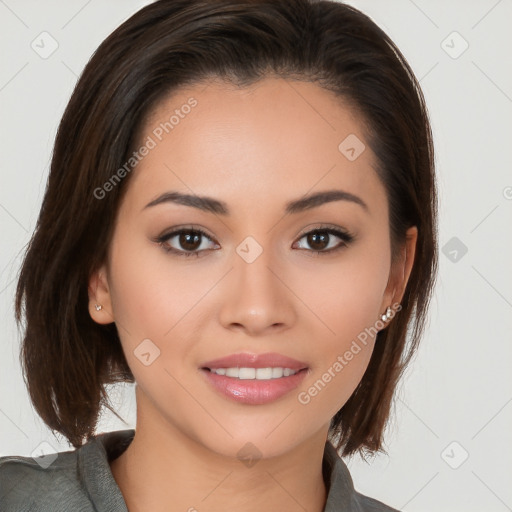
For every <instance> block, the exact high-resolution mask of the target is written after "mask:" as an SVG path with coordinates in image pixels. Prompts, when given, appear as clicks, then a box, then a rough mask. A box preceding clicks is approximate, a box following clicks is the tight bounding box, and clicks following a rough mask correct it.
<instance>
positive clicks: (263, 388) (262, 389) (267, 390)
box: [202, 369, 307, 405]
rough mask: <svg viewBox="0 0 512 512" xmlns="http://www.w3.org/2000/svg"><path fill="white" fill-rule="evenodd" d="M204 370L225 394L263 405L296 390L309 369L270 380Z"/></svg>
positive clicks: (239, 399) (212, 382) (216, 386)
mask: <svg viewBox="0 0 512 512" xmlns="http://www.w3.org/2000/svg"><path fill="white" fill-rule="evenodd" d="M202 372H203V373H204V374H205V376H206V379H207V380H208V382H209V383H210V384H211V385H212V386H213V387H214V388H215V389H216V390H217V391H219V392H220V393H222V394H223V395H224V396H227V397H228V398H230V399H232V400H234V401H236V402H240V403H243V404H249V405H262V404H267V403H270V402H274V401H275V400H278V399H279V398H281V397H283V396H284V395H286V394H288V393H289V392H290V391H292V390H294V389H295V388H296V387H297V386H298V385H299V384H300V383H301V382H302V379H304V377H305V376H306V373H307V369H304V370H300V371H299V372H297V373H296V374H295V375H290V376H289V377H281V378H279V379H268V380H257V379H246V380H244V379H236V378H233V377H226V376H224V375H218V374H216V373H213V372H211V371H210V370H205V369H202Z"/></svg>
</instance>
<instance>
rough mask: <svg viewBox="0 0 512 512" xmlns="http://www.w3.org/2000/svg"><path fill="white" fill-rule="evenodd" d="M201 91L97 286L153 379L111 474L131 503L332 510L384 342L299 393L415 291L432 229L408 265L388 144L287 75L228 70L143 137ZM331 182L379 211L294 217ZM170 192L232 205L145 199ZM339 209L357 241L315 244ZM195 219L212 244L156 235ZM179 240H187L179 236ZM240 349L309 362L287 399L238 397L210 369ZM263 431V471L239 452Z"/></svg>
mask: <svg viewBox="0 0 512 512" xmlns="http://www.w3.org/2000/svg"><path fill="white" fill-rule="evenodd" d="M191 96H193V97H194V98H195V99H196V100H197V101H198V104H197V106H196V107H195V108H194V109H193V110H192V111H191V113H190V114H188V115H187V116H185V117H184V118H183V119H181V120H180V122H179V124H178V125H176V126H175V128H174V129H173V131H172V133H170V134H168V135H166V136H164V138H163V139H162V141H161V142H158V144H157V146H156V147H155V148H154V149H152V150H151V151H150V152H149V154H148V155H147V156H146V157H145V158H144V159H143V160H142V161H141V162H140V163H139V164H138V165H137V166H136V170H134V171H133V175H132V176H131V177H130V183H129V184H128V189H127V191H126V195H125V196H124V198H123V201H122V204H121V206H120V209H119V212H118V216H117V222H116V227H115V230H114V234H113V239H112V241H111V246H110V251H109V255H108V261H106V262H105V264H104V265H103V266H102V267H101V268H100V269H98V271H97V272H95V273H94V274H93V275H92V277H91V279H90V283H89V296H90V306H89V308H90V314H91V316H92V318H93V319H94V320H95V321H96V322H98V323H102V324H106V323H110V322H112V321H115V322H116V325H117V327H118V331H119V334H120V337H121V342H122V345H123V349H124V352H125V355H126V358H127V361H128V364H129V366H130V368H131V369H132V372H133V374H134V376H135V379H136V383H137V385H136V399H137V430H136V435H135V438H134V440H133V441H132V443H131V445H130V446H129V447H128V448H127V450H126V451H125V452H124V453H123V454H122V455H121V456H120V457H118V458H117V459H116V460H115V461H113V462H112V463H111V468H112V472H113V475H114V478H115V479H116V481H117V483H118V485H119V487H120V489H121V491H122V493H123V495H124V497H125V500H126V503H127V506H128V508H129V510H130V512H138V511H143V510H152V511H156V512H158V511H164V510H165V511H166V512H169V511H187V510H189V511H193V510H198V511H201V512H202V511H211V512H216V511H225V510H228V509H229V510H238V511H239V512H252V511H260V510H290V511H295V510H297V511H298V510H300V511H303V510H304V509H306V510H308V511H312V512H313V511H317V512H320V511H321V510H323V507H324V505H325V500H326V488H325V484H324V482H323V478H322V457H323V451H324V446H325V442H326V439H327V434H328V428H329V422H330V420H331V418H332V416H333V415H334V414H335V413H336V411H338V410H339V409H340V408H341V407H342V406H343V404H344V403H345V402H346V401H347V400H348V398H349V397H350V395H351V394H352V392H353V391H354V389H355V388H356V386H357V384H358V382H359V381H360V380H361V378H362V376H363V374H364V371H365V369H366V367H367V364H368V362H369V359H370V356H371V352H372V349H373V346H374V339H372V338H369V340H368V343H367V345H366V346H363V345H361V348H362V349H361V351H360V352H359V353H358V354H357V355H355V356H354V358H353V359H352V360H351V361H350V362H349V363H348V364H347V365H346V366H345V367H344V368H343V370H342V371H341V372H339V373H338V374H337V375H336V377H335V378H333V379H332V380H331V381H330V382H329V383H328V384H327V385H326V386H325V388H324V389H322V390H321V392H319V393H318V394H317V396H315V397H314V398H312V399H311V401H310V402H309V403H308V404H307V405H303V404H301V403H299V401H298V398H297V397H298V393H299V392H300V391H304V390H306V391H307V389H308V388H309V387H310V386H312V384H313V383H315V381H317V380H318V379H320V378H321V377H322V374H324V373H325V372H326V371H327V369H328V368H329V367H332V365H333V363H334V362H335V361H336V360H337V357H338V356H339V355H342V354H344V353H345V351H346V350H348V349H349V348H350V345H351V343H352V341H353V340H354V339H356V337H357V335H358V334H359V333H360V332H362V331H364V329H365V328H366V327H370V326H373V325H375V322H376V321H377V320H378V319H379V318H380V315H382V314H383V312H384V311H385V310H386V307H387V306H389V305H391V304H393V303H397V302H399V301H400V299H401V297H402V295H403V292H404V289H405V286H406V283H407V280H408V278H409V275H410V271H411V267H412V263H413V260H414V250H415V246H416V239H417V229H416V228H415V227H412V228H410V229H409V230H408V232H407V242H406V244H405V245H404V246H403V247H402V248H401V256H400V258H399V259H398V260H397V261H396V262H395V264H393V265H392V262H391V247H390V238H389V237H390V232H389V226H388V204H387V198H386V193H385V189H384V187H383V185H382V183H381V182H380V180H379V178H378V176H377V174H376V172H375V167H376V161H375V157H374V155H373V153H372V152H371V150H370V148H369V146H368V144H366V141H365V136H364V131H363V125H362V123H361V120H360V119H359V118H358V116H357V114H355V113H354V112H353V111H352V109H351V108H350V107H349V106H348V105H345V104H344V103H343V102H342V101H340V99H339V98H335V97H334V96H333V95H332V94H331V93H330V92H328V91H326V90H324V89H322V88H320V87H319V86H318V85H316V84H312V83H306V82H292V81H288V80H284V79H277V78H265V79H264V80H262V81H260V82H258V83H257V84H255V85H253V86H251V87H250V88H246V89H238V88H236V87H234V86H232V85H228V84H227V83H224V82H220V81H216V80H215V81H213V80H212V81H210V82H208V83H202V84H200V85H195V86H193V87H189V88H187V89H180V90H179V91H178V92H176V93H174V94H173V95H172V96H170V97H168V98H167V99H166V100H165V101H163V102H161V103H160V104H159V105H158V106H157V108H156V109H155V110H154V111H153V112H152V114H151V115H150V116H149V117H148V119H147V120H146V123H145V126H144V129H143V130H142V138H141V140H143V139H145V137H147V135H151V133H152V131H153V130H154V128H155V127H157V126H158V125H159V123H160V122H162V121H164V120H167V119H169V117H170V115H171V114H172V112H173V111H174V110H175V109H176V108H179V107H180V106H181V105H183V104H184V103H186V102H187V100H188V98H190V97H191ZM349 134H355V135H356V136H357V137H358V138H359V139H360V140H361V141H363V143H365V145H366V149H365V150H364V151H363V152H362V153H361V155H360V156H359V157H358V158H357V159H356V160H354V161H349V160H348V159H347V158H346V157H345V156H344V155H343V154H342V153H341V152H340V151H339V149H338V145H339V144H340V142H341V141H343V140H344V139H345V138H346V137H347V136H348V135H349ZM331 189H341V190H344V191H347V192H350V193H352V194H354V195H356V196H358V197H359V198H361V199H362V200H363V201H364V202H365V203H366V205H367V206H368V210H367V211H366V210H365V209H364V208H363V207H361V206H360V205H359V204H356V203H354V202H350V201H334V202H329V203H324V204H322V205H320V206H318V207H316V208H313V209H309V210H306V211H303V212H300V213H297V214H292V215H284V213H283V211H284V205H285V203H286V202H287V201H290V200H294V199H298V198H301V197H302V196H304V195H305V194H307V193H314V192H318V191H320V190H322V191H323V190H331ZM171 190H172V191H179V192H183V193H191V194H198V195H207V196H210V197H213V198H216V199H218V200H222V201H224V202H226V203H227V205H228V207H229V209H230V211H231V215H230V216H226V217H224V216H221V215H215V214H213V213H208V212H203V211H200V210H197V209H195V208H191V207H189V206H184V205H179V204H172V203H164V204H160V205H158V206H154V207H150V208H146V209H145V208H144V206H145V205H146V204H148V203H149V202H150V201H152V200H153V199H155V198H156V197H158V196H159V195H160V194H162V193H164V192H168V191H171ZM325 224H327V225H329V226H332V227H337V228H339V229H342V230H343V229H345V230H348V231H349V232H351V233H353V234H354V235H355V240H354V241H353V242H351V243H350V244H349V245H346V246H344V247H342V249H341V250H339V251H336V252H331V253H328V252H324V254H320V255H314V254H313V252H312V251H313V250H314V249H317V250H323V251H326V249H327V248H331V247H335V246H338V245H340V244H342V243H343V241H342V240H340V239H339V238H337V237H336V236H333V235H331V236H329V237H328V240H327V241H326V242H325V243H324V245H323V246H322V245H321V244H320V245H317V246H312V245H310V244H308V237H307V236H306V237H305V236H304V234H305V233H308V232H309V231H312V230H313V229H315V228H319V227H321V226H322V225H325ZM191 225H192V227H199V228H201V229H203V230H205V231H206V232H207V233H208V235H209V236H210V238H211V241H210V240H208V238H202V239H201V242H200V244H199V243H198V244H196V247H197V248H198V249H199V251H202V253H201V254H200V256H199V257H197V258H196V257H189V258H186V257H180V256H177V255H173V254H172V253H167V252H166V251H165V250H164V248H163V247H162V246H161V245H159V244H158V243H156V242H154V239H155V238H157V237H158V236H159V235H161V234H162V233H165V232H170V231H171V228H175V227H176V228H180V227H188V228H190V227H191ZM247 236H251V237H253V238H254V239H255V240H256V241H257V242H258V244H259V245H260V246H261V247H262V248H263V252H262V254H261V255H260V256H259V257H258V258H257V259H256V260H255V261H254V262H252V263H250V264H249V263H247V262H246V261H245V260H244V259H242V258H241V257H240V256H239V254H238V253H237V252H236V248H237V247H238V245H239V244H240V243H241V242H242V241H243V240H244V239H245V238H246V237H247ZM310 241H311V240H310ZM168 245H171V246H172V247H174V248H175V249H176V250H180V249H181V250H182V251H184V250H185V249H184V247H183V245H180V243H179V237H174V238H173V239H172V240H170V241H169V242H168ZM322 247H323V248H322ZM198 249H196V252H197V250H198ZM203 249H204V250H203ZM97 303H98V304H101V305H102V306H103V308H102V309H101V310H100V311H97V310H96V309H95V307H94V305H95V304H97ZM397 314H400V313H397ZM391 321H392V320H391ZM147 338H149V339H150V340H151V341H152V342H153V343H154V344H155V345H156V346H157V347H158V348H159V350H160V356H159V357H158V358H156V359H155V360H154V362H153V363H152V364H150V365H149V366H145V365H144V364H142V363H141V362H140V360H139V359H138V358H137V357H136V356H135V354H134V350H135V349H136V348H137V346H138V345H139V344H140V343H141V341H142V340H144V339H147ZM238 352H249V353H265V352H278V353H280V354H284V355H286V356H289V357H292V358H295V359H298V360H299V361H304V362H306V363H307V365H308V367H309V370H308V375H307V376H306V378H305V379H304V380H303V382H302V383H301V385H300V386H299V388H298V389H296V390H294V391H292V392H290V393H288V394H287V395H285V396H284V397H282V398H280V399H279V400H277V401H275V402H273V403H268V404H264V405H246V404H240V403H237V402H234V401H232V400H230V399H228V398H226V397H225V396H223V395H221V394H219V393H218V392H217V391H216V390H214V389H213V388H212V387H210V385H209V384H208V383H207V382H206V380H205V379H204V376H203V374H202V373H201V371H200V367H201V363H204V362H206V361H208V360H211V359H215V358H218V357H223V356H226V355H229V354H232V353H238ZM248 442H250V443H252V444H253V445H255V446H256V447H257V449H258V450H259V452H260V453H261V459H260V460H259V461H258V462H257V463H256V464H255V465H254V466H252V467H250V468H249V467H246V465H245V464H242V463H241V462H240V461H239V460H238V458H237V452H238V451H239V450H240V449H241V448H242V447H243V446H244V445H246V443H248Z"/></svg>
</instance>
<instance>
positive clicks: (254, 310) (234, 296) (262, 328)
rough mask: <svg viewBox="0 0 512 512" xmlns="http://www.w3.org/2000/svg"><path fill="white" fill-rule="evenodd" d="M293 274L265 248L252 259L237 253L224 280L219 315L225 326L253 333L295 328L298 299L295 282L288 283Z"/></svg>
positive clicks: (251, 334)
mask: <svg viewBox="0 0 512 512" xmlns="http://www.w3.org/2000/svg"><path fill="white" fill-rule="evenodd" d="M289 276H290V274H289V273H287V272H286V271H285V270H284V265H283V264H280V265H278V264H277V263H276V260H275V258H274V259H273V260H272V256H271V254H270V251H265V250H264V251H263V252H262V253H261V254H260V255H259V256H258V257H257V258H256V259H255V260H254V261H252V262H251V263H249V262H248V261H246V260H244V259H243V258H242V257H240V256H239V255H238V254H236V253H235V255H234V258H233V268H232V270H231V271H230V272H229V275H228V276H226V277H227V279H226V280H225V282H224V283H223V286H224V292H223V296H222V303H221V307H220V311H219V319H220V322H221V324H222V325H223V326H224V328H226V329H230V330H239V331H243V332H245V333H246V334H247V335H250V336H262V335H264V334H266V333H267V332H268V333H269V334H270V333H272V334H276V332H278V331H283V330H286V329H289V328H291V327H292V325H293V324H294V322H295V321H296V318H297V314H296V313H297V311H296V307H297V304H296V302H297V299H296V298H295V296H294V294H293V292H292V291H291V289H292V288H293V285H292V283H287V281H289V280H290V277H289ZM287 277H288V279H287ZM290 286H291V288H290Z"/></svg>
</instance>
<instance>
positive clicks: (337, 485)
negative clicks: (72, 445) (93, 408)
mask: <svg viewBox="0 0 512 512" xmlns="http://www.w3.org/2000/svg"><path fill="white" fill-rule="evenodd" d="M134 434H135V430H133V429H129V430H117V431H114V432H106V433H103V434H99V435H96V436H94V437H93V438H91V439H90V440H89V441H88V442H87V443H85V444H84V445H83V446H81V447H80V448H78V449H76V450H72V451H67V452H58V453H56V454H51V455H44V456H43V457H38V458H37V459H34V458H31V457H21V456H9V457H0V512H128V509H127V508H126V504H125V502H124V499H123V495H122V494H121V490H120V489H119V487H118V485H117V483H116V481H115V480H114V477H113V475H112V472H111V470H110V465H109V461H111V460H113V459H115V458H116V457H118V456H119V455H120V454H121V453H123V451H124V450H125V449H126V448H127V447H128V445H129V444H130V442H131V441H132V439H133V436H134ZM323 471H324V479H325V482H326V484H327V491H328V495H327V501H326V504H325V508H324V512H341V511H343V512H397V511H396V509H393V508H390V507H388V506H386V505H384V504H383V503H381V502H380V501H377V500H374V499H372V498H368V497H366V496H363V495H362V494H359V493H358V492H356V491H355V490H354V485H353V483H352V478H351V476H350V473H349V471H348V469H347V466H346V465H345V463H344V462H343V461H342V460H341V458H340V457H339V455H338V454H337V452H336V450H335V448H334V446H333V445H332V444H331V443H330V442H327V443H326V444H325V451H324V459H323Z"/></svg>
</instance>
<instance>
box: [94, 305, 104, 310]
mask: <svg viewBox="0 0 512 512" xmlns="http://www.w3.org/2000/svg"><path fill="white" fill-rule="evenodd" d="M94 307H95V308H96V311H101V310H102V309H103V306H102V305H101V304H94Z"/></svg>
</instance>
